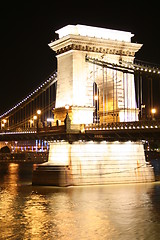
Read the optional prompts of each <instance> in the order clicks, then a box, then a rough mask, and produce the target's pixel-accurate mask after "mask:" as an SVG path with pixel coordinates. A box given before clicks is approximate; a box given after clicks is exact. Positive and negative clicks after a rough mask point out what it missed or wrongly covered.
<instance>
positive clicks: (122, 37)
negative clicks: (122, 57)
mask: <svg viewBox="0 0 160 240" xmlns="http://www.w3.org/2000/svg"><path fill="white" fill-rule="evenodd" d="M56 33H58V34H59V38H62V37H65V36H67V35H69V34H73V35H80V36H88V37H96V38H103V39H111V40H118V41H125V42H131V37H133V36H134V34H132V33H130V32H125V31H119V30H113V29H107V28H99V27H91V26H86V25H79V24H77V25H67V26H65V27H63V28H61V29H59V30H57V31H56Z"/></svg>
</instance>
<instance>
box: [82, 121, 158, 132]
mask: <svg viewBox="0 0 160 240" xmlns="http://www.w3.org/2000/svg"><path fill="white" fill-rule="evenodd" d="M84 128H85V130H118V129H144V128H145V129H147V128H160V120H141V121H136V122H112V123H102V124H97V123H94V124H86V125H85V127H84Z"/></svg>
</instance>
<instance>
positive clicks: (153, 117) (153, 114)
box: [151, 108, 156, 120]
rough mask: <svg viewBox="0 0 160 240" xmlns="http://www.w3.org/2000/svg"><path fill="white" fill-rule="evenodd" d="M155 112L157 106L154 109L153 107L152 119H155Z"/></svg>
mask: <svg viewBox="0 0 160 240" xmlns="http://www.w3.org/2000/svg"><path fill="white" fill-rule="evenodd" d="M155 113H156V109H155V108H152V109H151V114H152V120H155Z"/></svg>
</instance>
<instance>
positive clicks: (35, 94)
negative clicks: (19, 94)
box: [0, 71, 57, 119]
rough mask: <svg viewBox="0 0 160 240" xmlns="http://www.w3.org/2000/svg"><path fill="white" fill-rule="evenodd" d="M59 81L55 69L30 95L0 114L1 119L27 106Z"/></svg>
mask: <svg viewBox="0 0 160 240" xmlns="http://www.w3.org/2000/svg"><path fill="white" fill-rule="evenodd" d="M56 82H57V72H56V71H54V72H53V73H52V74H51V75H50V76H49V77H48V78H47V79H46V80H45V81H44V82H42V83H41V84H40V85H39V86H38V87H37V88H36V89H35V90H33V91H32V92H31V93H30V94H29V95H28V96H26V97H25V98H24V99H23V100H21V101H20V102H18V103H17V104H16V105H14V106H13V107H12V108H10V109H9V110H8V111H6V112H4V113H3V114H1V115H0V119H2V118H4V117H6V116H7V115H9V114H15V112H16V111H19V109H20V108H23V107H25V106H26V105H27V104H29V103H30V102H31V101H33V100H34V99H35V98H37V97H38V96H39V95H40V94H42V93H43V92H44V91H46V90H47V89H48V88H49V87H50V86H51V85H53V84H55V83H56Z"/></svg>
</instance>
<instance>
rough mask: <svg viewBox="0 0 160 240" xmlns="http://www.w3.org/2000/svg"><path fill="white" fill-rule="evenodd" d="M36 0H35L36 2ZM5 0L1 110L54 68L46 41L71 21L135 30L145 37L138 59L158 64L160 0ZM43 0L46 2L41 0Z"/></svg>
mask: <svg viewBox="0 0 160 240" xmlns="http://www.w3.org/2000/svg"><path fill="white" fill-rule="evenodd" d="M33 2H34V4H33ZM35 2H36V1H21V3H20V1H18V2H17V3H16V1H13V2H11V3H10V2H9V1H6V3H4V4H3V5H1V13H0V18H1V19H0V32H1V37H0V56H1V62H0V72H1V75H0V77H1V79H0V83H1V84H0V113H3V112H4V111H5V110H7V109H8V108H10V107H12V106H13V105H14V104H15V103H17V102H18V101H20V100H21V99H22V98H24V97H25V96H26V95H27V94H28V93H30V91H31V90H33V89H34V88H35V87H37V86H38V85H39V84H40V83H41V82H43V81H44V80H45V78H46V77H47V76H48V75H49V74H50V73H51V72H52V71H54V70H55V69H56V58H55V54H54V52H53V51H52V50H50V48H49V47H48V43H50V41H51V40H52V39H54V38H55V34H54V32H55V31H56V30H57V29H59V28H61V27H63V26H65V25H67V24H84V25H90V26H97V27H104V28H111V29H117V30H124V31H131V32H132V33H134V34H135V37H134V38H133V42H138V43H143V44H144V45H143V47H142V49H141V50H140V52H139V53H138V54H137V55H136V58H137V59H141V60H145V61H149V62H153V63H157V64H160V34H159V31H160V20H159V15H160V12H159V6H157V5H156V4H158V2H157V1H155V3H154V1H151V2H149V1H137V2H136V1H118V2H117V1H111V2H112V3H108V1H107V0H104V1H101V0H100V1H93V0H92V1H90V0H89V1H87V0H86V1H57V0H56V1H47V0H46V1H39V2H37V3H35ZM43 2H44V3H43Z"/></svg>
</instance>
